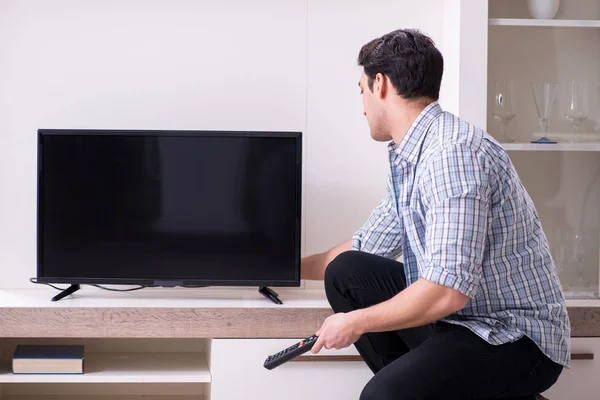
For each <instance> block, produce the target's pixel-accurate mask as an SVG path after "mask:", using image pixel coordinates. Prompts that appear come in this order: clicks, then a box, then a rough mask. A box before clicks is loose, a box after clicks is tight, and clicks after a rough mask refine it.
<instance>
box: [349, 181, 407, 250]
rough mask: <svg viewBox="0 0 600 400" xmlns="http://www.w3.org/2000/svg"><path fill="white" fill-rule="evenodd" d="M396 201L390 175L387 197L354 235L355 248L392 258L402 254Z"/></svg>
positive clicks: (353, 243) (353, 245)
mask: <svg viewBox="0 0 600 400" xmlns="http://www.w3.org/2000/svg"><path fill="white" fill-rule="evenodd" d="M396 203H397V201H396V197H395V190H394V185H393V182H392V177H391V175H390V177H389V179H388V184H387V190H386V195H385V197H384V198H383V200H381V202H380V203H379V204H378V205H377V207H375V208H374V209H373V211H372V212H371V215H370V216H369V218H368V219H367V221H366V222H365V224H364V225H363V226H362V227H361V228H360V229H359V230H358V231H357V232H356V233H355V234H354V235H353V237H352V248H353V249H354V250H360V251H364V252H367V253H371V254H375V255H379V256H382V257H386V258H391V259H396V258H398V257H399V256H400V255H401V254H402V231H401V229H400V227H401V221H400V217H399V216H398V212H397V207H396Z"/></svg>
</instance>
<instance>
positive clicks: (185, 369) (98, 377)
mask: <svg viewBox="0 0 600 400" xmlns="http://www.w3.org/2000/svg"><path fill="white" fill-rule="evenodd" d="M210 381H211V374H210V371H209V370H208V365H207V363H206V355H205V354H203V353H86V354H85V360H84V373H83V374H75V375H74V374H35V375H34V374H31V375H30V374H26V375H24V374H13V373H12V372H11V370H10V365H8V366H5V367H4V368H3V369H2V370H1V371H0V383H208V382H210Z"/></svg>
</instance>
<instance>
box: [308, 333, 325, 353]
mask: <svg viewBox="0 0 600 400" xmlns="http://www.w3.org/2000/svg"><path fill="white" fill-rule="evenodd" d="M322 347H323V338H321V337H320V336H319V338H318V339H317V341H316V342H315V344H314V345H313V347H312V349H310V351H311V352H312V353H313V354H317V353H318V352H319V351H321V348H322Z"/></svg>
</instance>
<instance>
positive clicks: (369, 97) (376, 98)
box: [358, 71, 392, 142]
mask: <svg viewBox="0 0 600 400" xmlns="http://www.w3.org/2000/svg"><path fill="white" fill-rule="evenodd" d="M381 84H382V82H381V75H380V76H379V77H378V79H375V81H374V82H373V90H371V89H369V84H368V77H367V75H366V74H365V73H364V71H363V73H362V75H361V77H360V81H359V82H358V86H359V87H360V93H361V97H362V101H363V114H364V115H365V117H367V123H368V124H369V130H370V131H371V137H372V138H373V139H374V140H376V141H378V142H387V141H390V140H392V135H391V132H390V126H389V123H388V121H387V117H386V112H385V107H384V106H385V102H384V99H383V98H382V96H381Z"/></svg>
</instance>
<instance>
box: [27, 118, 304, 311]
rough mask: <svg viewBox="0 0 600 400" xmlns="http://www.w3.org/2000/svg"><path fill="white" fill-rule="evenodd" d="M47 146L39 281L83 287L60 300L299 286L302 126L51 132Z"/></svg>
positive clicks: (42, 164) (41, 176) (41, 151)
mask: <svg viewBox="0 0 600 400" xmlns="http://www.w3.org/2000/svg"><path fill="white" fill-rule="evenodd" d="M37 150H38V178H37V185H38V186H37V189H38V197H37V283H49V284H52V283H63V284H64V283H66V284H71V285H72V287H71V288H70V291H68V292H66V293H63V294H61V296H56V298H55V299H54V300H57V299H59V298H61V297H64V296H65V295H68V294H70V293H72V292H73V291H75V290H77V289H79V285H80V284H96V285H99V284H118V285H141V286H194V287H196V286H257V287H259V288H261V289H266V290H268V291H269V290H270V289H269V288H268V287H267V286H298V285H299V284H300V234H301V231H300V220H301V180H302V135H301V133H300V132H252V131H248V132H239V131H167V130H161V131H158V130H157V131H148V130H146V131H142V130H84V129H68V130H66V129H40V130H38V149H37ZM270 292H272V291H270ZM272 293H274V292H272ZM263 294H265V293H263ZM265 296H266V294H265Z"/></svg>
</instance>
